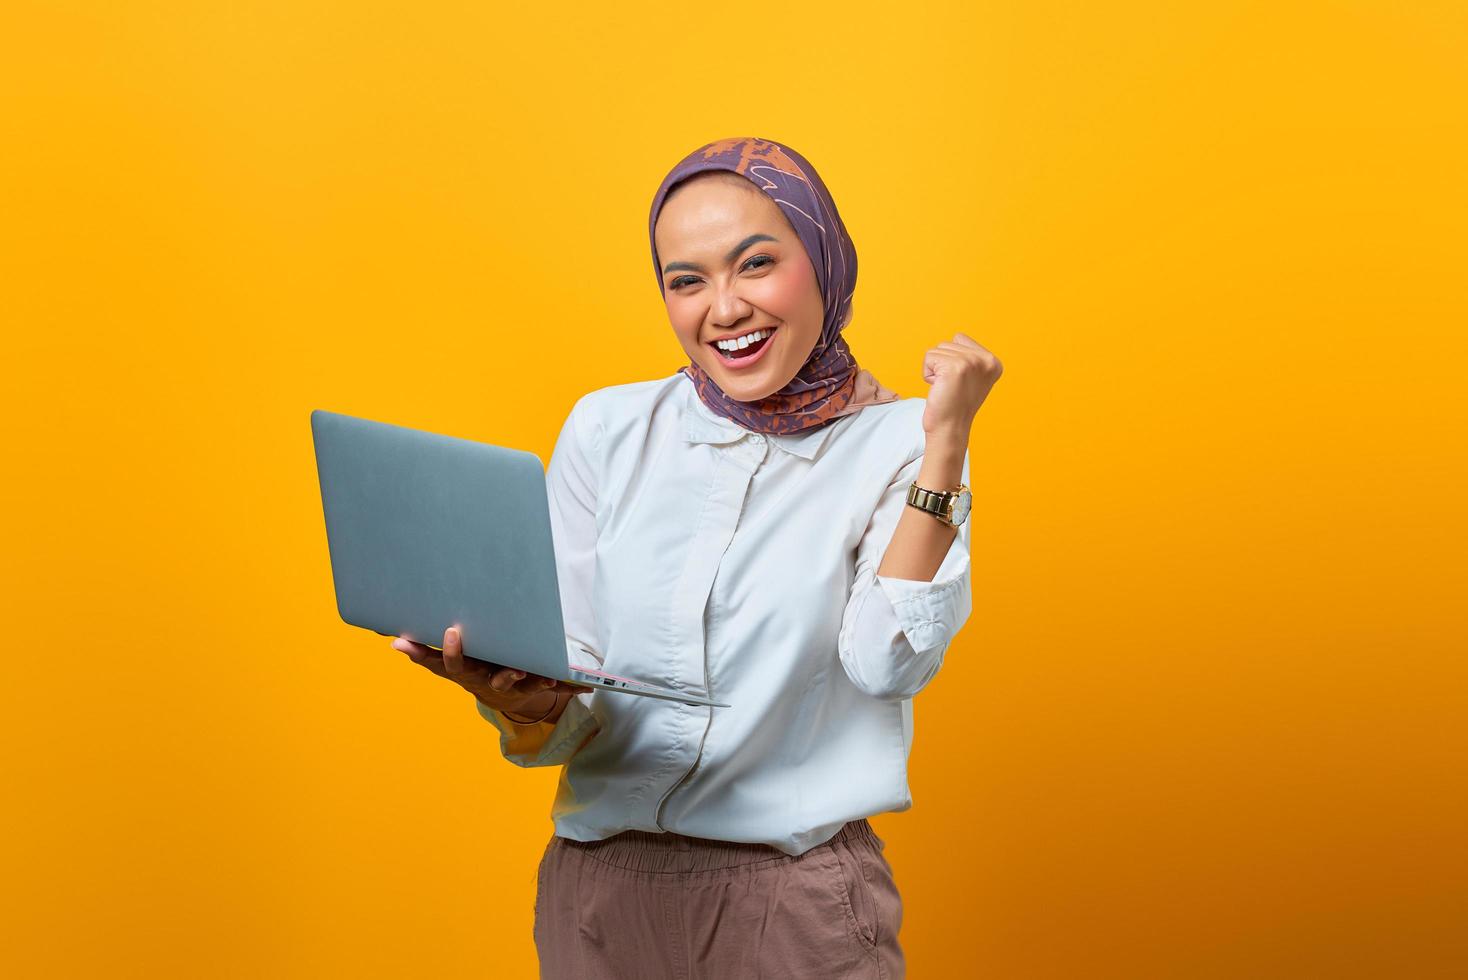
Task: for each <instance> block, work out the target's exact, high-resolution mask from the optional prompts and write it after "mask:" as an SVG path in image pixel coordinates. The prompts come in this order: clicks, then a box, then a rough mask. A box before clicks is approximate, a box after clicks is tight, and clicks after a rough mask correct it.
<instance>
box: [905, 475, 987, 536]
mask: <svg viewBox="0 0 1468 980" xmlns="http://www.w3.org/2000/svg"><path fill="white" fill-rule="evenodd" d="M973 499H974V496H973V494H971V493H969V490H968V487H966V486H964V485H963V484H962V483H960V484H959V485H958V487H957V489H954V490H928V489H925V488H924V487H920V486H918V485H917V483H916V482H914V483H913V484H912V485H911V486H909V487H908V488H907V502H908V504H909V505H910V506H913V507H916V508H917V509H918V510H921V511H926V512H927V513H929V514H932V515H933V516H934V517H936V518H938V520H940V521H942V522H943V523H944V524H947V525H948V526H949V527H958V526H959V525H960V524H962V523H963V522H964V521H966V520H968V512H969V508H970V507H971V506H972V505H973Z"/></svg>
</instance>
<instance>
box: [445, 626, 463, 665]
mask: <svg viewBox="0 0 1468 980" xmlns="http://www.w3.org/2000/svg"><path fill="white" fill-rule="evenodd" d="M443 669H444V672H445V673H446V674H448V675H449V676H450V677H457V676H458V675H460V674H462V673H463V672H464V640H463V638H462V637H460V636H459V631H458V629H457V628H456V627H453V626H450V627H449V628H448V629H446V630H444V631H443Z"/></svg>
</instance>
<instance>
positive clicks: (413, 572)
mask: <svg viewBox="0 0 1468 980" xmlns="http://www.w3.org/2000/svg"><path fill="white" fill-rule="evenodd" d="M311 433H312V437H313V439H314V441H315V446H316V470H317V475H318V477H319V478H320V482H321V507H322V510H323V512H324V513H325V516H326V537H327V546H328V548H329V549H330V552H331V576H332V581H333V583H334V585H335V588H336V607H337V611H338V612H339V613H340V614H341V618H342V620H343V621H345V622H347V623H349V624H351V625H353V626H360V627H362V628H364V629H369V630H372V631H373V632H375V633H380V634H382V635H384V636H402V637H405V638H406V639H410V640H415V641H417V642H419V643H424V644H426V645H427V646H431V647H433V648H434V649H442V648H441V647H440V646H439V644H441V643H442V642H443V633H444V630H445V629H447V628H448V627H449V626H452V625H454V624H455V623H457V624H458V625H459V627H460V635H461V636H462V637H463V644H464V655H465V656H466V657H473V658H475V659H476V660H484V661H488V662H489V663H493V664H500V665H502V666H508V667H517V668H519V669H520V670H524V671H529V672H530V673H534V674H541V675H543V676H545V677H554V678H556V679H557V680H563V681H572V682H574V683H577V684H586V685H589V686H592V687H595V688H598V689H601V690H605V691H617V692H618V693H622V694H634V695H641V696H643V697H649V698H662V699H664V700H668V701H681V702H683V703H684V704H699V705H714V706H716V707H721V708H727V707H729V705H727V704H725V703H723V702H720V701H714V700H712V699H710V698H708V697H706V696H704V695H703V694H699V693H697V692H690V691H679V690H675V689H673V688H670V687H665V686H662V685H659V684H652V683H649V682H647V681H642V680H638V679H637V678H633V677H623V676H620V675H617V674H609V673H607V672H606V671H603V670H594V669H589V668H587V667H583V666H581V665H578V664H573V663H572V662H571V660H570V656H569V654H568V649H567V640H566V635H565V626H564V623H563V620H562V618H561V597H560V591H559V589H558V588H557V585H556V563H555V550H554V542H553V540H552V536H551V525H550V506H549V503H548V502H547V500H546V490H545V470H544V468H543V466H542V464H541V462H540V457H538V456H536V455H535V454H534V453H529V452H524V451H523V450H519V449H509V448H507V447H504V446H492V445H488V444H486V443H482V442H473V441H471V440H468V439H456V438H454V437H452V436H444V435H437V434H435V433H432V432H420V431H418V430H417V429H408V428H403V427H402V426H397V425H389V424H387V423H385V422H373V421H369V420H368V419H360V418H354V417H353V416H350V415H340V414H337V413H335V412H328V411H325V410H323V409H316V410H315V411H313V412H312V413H311Z"/></svg>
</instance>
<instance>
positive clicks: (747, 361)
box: [709, 328, 780, 371]
mask: <svg viewBox="0 0 1468 980" xmlns="http://www.w3.org/2000/svg"><path fill="white" fill-rule="evenodd" d="M779 336H780V331H779V329H778V328H772V329H771V333H770V335H769V336H768V337H766V338H765V339H764V340H761V341H757V342H756V343H753V344H750V345H749V346H748V347H746V348H745V349H744V350H742V351H739V352H738V353H739V355H740V356H738V357H731V356H730V355H729V354H728V353H727V352H725V351H722V350H720V349H719V348H718V347H717V346H716V345H715V344H713V343H710V344H709V347H710V348H712V349H713V352H714V354H715V355H716V356H717V357H718V359H719V363H720V364H722V365H723V366H724V367H726V368H729V369H730V370H734V371H742V370H744V369H745V368H747V367H751V366H752V365H754V364H755V363H756V362H757V361H758V360H759V359H760V358H762V357H764V356H765V351H767V350H769V349H770V346H771V345H772V344H774V342H775V341H776V339H778V338H779Z"/></svg>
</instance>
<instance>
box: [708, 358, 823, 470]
mask: <svg viewBox="0 0 1468 980" xmlns="http://www.w3.org/2000/svg"><path fill="white" fill-rule="evenodd" d="M685 377H686V376H685ZM684 399H685V410H684V412H683V420H684V422H683V438H684V439H685V440H686V441H688V442H695V443H697V442H703V443H711V444H714V445H721V444H724V443H730V442H738V441H739V440H740V439H743V438H744V437H745V436H752V435H756V434H758V435H762V436H764V437H765V438H766V439H768V440H770V442H771V444H773V445H775V446H778V447H779V448H780V449H783V450H784V451H785V452H787V453H790V454H791V455H792V456H799V457H800V458H801V459H815V458H816V456H817V455H819V453H820V451H821V447H822V446H824V445H825V444H826V440H827V439H829V438H830V436H831V431H832V430H833V429H835V428H836V426H837V425H838V424H840V420H839V419H838V420H837V421H835V422H827V423H826V424H825V425H818V426H816V427H814V428H811V429H806V430H804V431H803V432H785V433H773V432H763V433H755V432H754V431H753V430H751V429H746V428H745V427H744V426H742V425H739V424H738V423H736V422H733V421H730V420H729V419H726V418H724V417H723V416H722V415H716V414H715V413H714V411H713V410H712V409H710V408H709V407H708V406H707V405H705V404H704V403H703V399H702V398H699V397H698V391H697V389H695V388H694V386H693V382H692V379H690V380H689V383H688V385H687V391H686V392H685V394H684Z"/></svg>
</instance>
